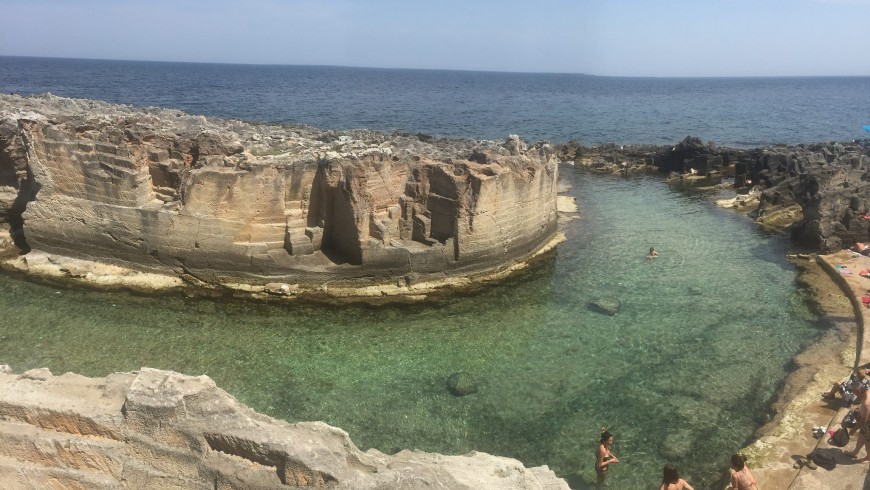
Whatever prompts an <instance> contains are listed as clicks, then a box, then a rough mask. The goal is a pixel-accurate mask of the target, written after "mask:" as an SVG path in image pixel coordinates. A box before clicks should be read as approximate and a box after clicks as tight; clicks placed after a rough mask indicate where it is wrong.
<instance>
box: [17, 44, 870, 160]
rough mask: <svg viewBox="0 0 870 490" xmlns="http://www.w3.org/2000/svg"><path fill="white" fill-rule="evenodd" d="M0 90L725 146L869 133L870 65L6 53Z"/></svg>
mask: <svg viewBox="0 0 870 490" xmlns="http://www.w3.org/2000/svg"><path fill="white" fill-rule="evenodd" d="M0 92H3V93H8V92H15V93H21V94H32V93H43V92H51V93H54V94H55V95H62V96H66V97H80V98H90V99H99V100H107V101H110V102H116V103H125V104H132V105H136V106H164V107H174V108H178V109H182V110H184V111H186V112H189V113H191V114H204V115H207V116H220V117H231V118H240V119H246V120H255V121H263V122H278V123H302V124H309V125H313V126H317V127H321V128H324V129H348V128H368V129H378V130H383V131H389V132H392V131H396V130H399V131H408V132H412V133H417V132H420V133H425V134H429V135H432V136H448V137H459V138H477V139H502V138H505V137H506V136H507V135H508V134H519V135H521V136H522V137H523V138H525V139H527V140H530V141H538V140H549V141H553V142H565V141H568V140H571V139H576V140H577V141H579V142H581V143H583V144H588V145H594V144H601V143H617V144H660V145H668V144H673V143H676V142H677V141H680V140H682V139H683V138H684V137H686V136H688V135H692V136H697V137H700V138H702V139H703V140H705V141H713V142H715V143H717V144H722V145H729V146H740V147H746V146H759V145H766V144H776V143H810V142H813V143H815V142H824V141H832V140H839V141H849V140H853V139H856V138H864V137H866V136H867V135H868V133H867V132H866V131H864V129H863V126H864V125H866V124H870V77H796V78H619V77H597V76H589V75H578V74H534V73H495V72H471V71H439V70H400V69H374V68H345V67H330V66H282V65H225V64H205V63H165V62H137V61H108V60H74V59H52V58H21V57H0Z"/></svg>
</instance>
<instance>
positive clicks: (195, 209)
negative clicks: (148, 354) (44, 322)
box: [0, 95, 558, 297]
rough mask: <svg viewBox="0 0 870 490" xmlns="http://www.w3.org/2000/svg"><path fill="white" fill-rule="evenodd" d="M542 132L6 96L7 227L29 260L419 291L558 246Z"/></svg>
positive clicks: (0, 109) (0, 207) (47, 268)
mask: <svg viewBox="0 0 870 490" xmlns="http://www.w3.org/2000/svg"><path fill="white" fill-rule="evenodd" d="M557 180H558V162H557V160H556V158H555V156H554V150H553V148H552V147H551V146H550V145H548V144H546V143H538V144H534V145H531V146H530V145H528V144H527V143H526V142H524V141H523V140H522V139H521V138H519V137H518V136H513V135H512V136H510V137H508V138H506V140H505V141H502V142H493V141H471V140H437V141H436V140H432V139H431V138H428V137H426V136H422V135H401V134H394V135H386V134H382V133H378V132H374V131H365V130H358V131H342V132H336V131H320V130H317V129H313V128H310V127H304V126H278V125H258V124H248V123H244V122H240V121H234V120H219V119H209V118H205V117H202V116H191V115H187V114H184V113H182V112H179V111H176V110H168V109H153V108H152V109H144V110H143V109H135V108H132V107H129V106H120V105H112V104H108V103H104V102H98V101H89V100H80V99H67V98H60V97H55V96H52V95H42V96H35V97H20V96H16V95H2V96H0V216H3V217H4V218H0V220H3V221H0V226H2V227H3V228H8V229H9V231H10V238H11V239H10V240H6V255H7V256H9V255H18V256H17V257H14V258H13V259H12V260H10V261H9V262H8V263H9V264H11V265H12V266H13V267H16V268H18V269H21V270H25V271H28V272H31V273H34V274H43V275H59V276H65V277H70V278H77V279H82V280H84V281H86V282H87V281H88V280H90V282H92V283H96V284H111V283H122V284H127V285H129V286H132V287H140V288H144V289H149V288H151V289H161V288H167V287H175V286H179V285H181V284H182V283H188V284H194V285H198V286H203V287H207V288H229V289H231V290H242V291H246V292H251V293H259V294H267V295H274V296H284V297H299V296H306V295H309V296H338V297H342V296H367V297H371V296H374V297H381V296H391V295H396V296H401V295H408V296H414V295H417V296H419V295H424V294H425V293H426V292H428V291H431V290H435V289H439V288H447V289H449V288H452V287H458V286H462V285H465V284H467V283H468V281H469V280H470V279H492V278H500V277H502V276H504V275H506V274H508V273H510V272H511V271H513V270H515V269H517V268H521V267H522V266H523V265H524V264H525V263H526V261H528V260H529V259H531V258H533V257H534V256H536V255H537V254H540V253H541V252H543V251H546V250H548V249H551V248H552V247H553V246H554V244H555V243H556V242H557V241H558V234H557V222H558V216H557V209H556V202H557Z"/></svg>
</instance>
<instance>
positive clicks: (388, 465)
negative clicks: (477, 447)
mask: <svg viewBox="0 0 870 490" xmlns="http://www.w3.org/2000/svg"><path fill="white" fill-rule="evenodd" d="M0 481H3V488H4V489H7V490H17V489H31V488H87V489H100V488H131V489H133V488H135V489H139V488H161V489H163V488H176V489H197V488H202V489H206V488H208V489H214V488H217V489H245V490H249V489H276V488H309V487H314V488H336V489H338V488H346V489H361V490H362V489H387V488H390V489H392V488H402V489H415V488H449V489H529V490H531V489H552V490H556V489H567V488H568V485H567V484H566V483H565V481H564V480H561V479H559V478H557V477H556V476H555V474H554V473H553V472H552V471H551V470H549V469H548V468H547V467H546V466H541V467H536V468H531V469H528V468H525V467H524V466H523V465H522V464H521V463H520V462H519V461H516V460H513V459H509V458H502V457H496V456H491V455H488V454H485V453H477V452H472V453H469V454H466V455H462V456H444V455H439V454H432V453H424V452H420V451H402V452H399V453H398V454H395V455H392V456H389V455H386V454H383V453H381V452H379V451H376V450H369V451H366V452H363V451H360V450H359V449H357V448H356V446H355V445H354V444H353V442H352V441H351V440H350V438H349V436H348V434H347V433H346V432H344V431H342V430H341V429H337V428H334V427H330V426H329V425H326V424H324V423H321V422H302V423H296V424H289V423H286V422H283V421H280V420H275V419H272V418H269V417H266V416H264V415H261V414H258V413H256V412H254V411H252V410H250V409H249V408H247V407H245V406H244V405H242V404H240V403H239V402H238V401H236V400H235V399H234V398H233V397H232V396H230V395H229V394H227V393H226V392H224V391H223V390H221V389H219V388H217V387H216V386H215V384H214V382H213V381H212V380H211V379H209V378H208V377H206V376H198V377H193V376H184V375H181V374H178V373H174V372H169V371H159V370H155V369H148V368H143V369H142V370H140V371H139V372H133V373H115V374H112V375H109V376H107V377H105V378H86V377H83V376H78V375H75V374H71V373H67V374H64V375H62V376H53V375H52V374H51V373H50V372H49V371H48V370H47V369H36V370H31V371H28V372H26V373H23V374H20V375H15V374H12V373H11V372H10V370H9V369H8V367H5V366H3V367H2V368H0Z"/></svg>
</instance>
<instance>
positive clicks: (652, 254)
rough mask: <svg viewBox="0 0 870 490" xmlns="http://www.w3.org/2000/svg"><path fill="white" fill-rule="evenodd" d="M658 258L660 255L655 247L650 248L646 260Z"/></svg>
mask: <svg viewBox="0 0 870 490" xmlns="http://www.w3.org/2000/svg"><path fill="white" fill-rule="evenodd" d="M658 256H659V253H658V252H656V249H655V247H650V248H649V254H648V255H647V256H646V258H648V259H654V258H656V257H658Z"/></svg>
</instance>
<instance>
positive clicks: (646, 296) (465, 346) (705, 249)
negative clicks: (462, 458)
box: [0, 169, 819, 488]
mask: <svg viewBox="0 0 870 490" xmlns="http://www.w3.org/2000/svg"><path fill="white" fill-rule="evenodd" d="M563 177H564V178H565V179H566V181H567V182H569V183H571V184H572V185H573V188H572V189H571V191H570V192H571V193H572V194H573V195H575V196H577V197H578V203H579V205H580V209H581V212H582V214H583V216H584V218H583V220H581V221H575V222H572V223H570V224H569V225H567V226H566V230H565V231H566V234H567V235H568V241H567V242H566V243H564V244H562V245H561V246H560V247H559V250H558V253H557V254H556V256H555V257H554V258H553V260H552V261H550V262H548V263H546V264H544V265H542V266H541V267H538V268H536V269H535V270H534V271H533V272H531V273H530V274H528V275H526V276H524V277H522V278H519V279H517V280H515V281H511V282H509V283H506V284H502V285H498V286H494V287H490V288H487V289H485V290H484V291H482V292H480V293H478V294H474V295H470V296H465V297H461V298H454V299H452V300H449V301H445V302H443V303H440V304H438V305H429V306H426V305H418V306H387V307H378V308H371V307H360V306H346V307H340V308H336V307H327V306H317V305H291V306H277V305H268V304H259V303H251V302H248V303H240V302H221V301H209V300H202V299H188V298H182V297H168V298H147V297H139V296H134V295H129V294H121V293H101V292H92V291H83V290H76V289H64V288H57V287H47V286H43V285H38V284H33V283H30V282H26V281H23V280H19V279H15V278H11V277H8V276H0V311H3V312H4V317H5V318H4V322H2V323H0V362H4V363H8V364H10V365H11V366H12V367H13V368H14V369H15V370H17V371H21V370H24V369H28V368H34V367H43V366H47V367H50V368H51V369H52V371H53V372H55V373H62V372H65V371H75V372H78V373H82V374H87V375H99V376H102V375H105V374H107V373H109V372H112V371H124V370H135V369H138V368H139V367H141V366H152V367H159V368H164V369H172V370H176V371H180V372H184V373H188V374H194V375H196V374H203V373H204V374H207V375H209V376H211V377H212V378H214V379H215V380H216V381H217V383H218V384H219V385H220V386H221V387H223V388H225V389H227V390H228V391H229V392H231V393H232V394H234V395H235V396H237V397H238V398H239V399H240V400H241V401H243V402H244V403H247V404H249V405H250V406H251V407H253V408H255V409H257V410H259V411H261V412H265V413H267V414H269V415H272V416H275V417H279V418H282V419H286V420H289V421H298V420H324V421H326V422H328V423H330V424H333V425H336V426H339V427H342V428H344V429H345V430H347V431H348V432H350V434H351V437H352V438H353V440H354V441H355V442H356V444H357V445H358V446H359V447H361V448H363V449H365V448H369V447H376V448H378V449H380V450H382V451H385V452H393V451H395V450H397V449H398V448H417V449H422V450H427V451H438V452H444V453H464V452H467V451H469V450H472V449H476V450H480V451H486V452H490V453H495V454H500V455H506V456H512V457H516V458H518V459H520V460H521V461H523V462H524V463H525V464H526V465H530V466H532V465H540V464H547V465H549V466H550V467H551V468H553V469H554V470H555V471H556V472H557V473H558V474H559V475H560V476H563V477H567V478H569V479H570V480H571V481H572V482H574V484H575V485H577V486H579V487H581V488H582V486H583V482H584V481H592V480H593V478H594V470H593V469H592V463H593V451H594V448H595V442H596V439H597V434H598V431H599V428H600V427H601V426H607V427H609V428H611V430H612V431H614V432H615V434H616V441H617V442H616V447H615V450H614V452H615V453H616V454H617V455H618V456H619V457H620V459H621V460H622V461H623V462H622V463H621V464H619V465H618V466H617V467H616V468H614V470H613V471H612V472H611V478H612V481H613V485H614V486H615V488H648V487H650V486H652V485H655V484H656V482H658V481H660V476H661V473H660V471H661V466H662V465H663V464H664V463H665V462H675V463H677V464H678V465H679V466H680V468H681V473H683V474H685V475H686V476H688V478H689V479H690V481H691V482H692V483H693V484H694V485H695V486H696V488H705V486H706V485H709V484H711V483H712V482H713V481H715V480H716V479H717V478H719V477H720V475H721V474H722V473H723V472H724V471H725V470H726V469H727V460H728V457H729V456H730V454H731V453H732V452H734V451H735V450H737V449H738V448H740V447H742V446H743V445H745V443H747V442H748V440H749V439H750V438H751V436H752V434H753V432H754V431H755V430H756V428H757V427H758V426H759V425H760V423H762V422H763V421H764V417H765V414H766V412H767V410H768V407H769V404H770V401H771V399H772V397H774V396H775V394H776V392H777V390H778V388H779V387H780V386H781V383H782V381H783V379H784V377H785V375H786V374H787V373H786V366H788V365H789V361H790V359H791V358H792V357H793V356H794V355H795V354H796V353H797V352H798V351H800V350H801V348H802V347H803V346H805V345H806V344H807V343H809V342H811V341H813V340H814V339H815V338H816V337H817V335H818V333H819V324H818V323H817V321H816V319H815V317H814V316H813V315H812V314H810V312H809V311H808V309H807V307H806V306H805V302H804V298H803V296H802V293H801V292H800V291H799V290H797V289H796V286H795V273H794V271H793V270H792V269H791V267H790V266H789V264H788V263H787V262H786V261H785V260H784V259H783V256H784V253H785V249H784V247H785V244H784V243H783V241H782V240H781V238H778V237H773V236H767V235H764V234H762V233H760V232H759V231H758V230H757V229H756V228H755V226H754V225H753V224H752V223H751V222H750V221H749V220H747V219H745V218H743V217H740V216H737V215H735V214H732V213H730V212H727V211H722V210H718V209H716V208H715V207H713V206H712V205H711V204H710V203H709V201H708V199H707V198H706V197H704V196H701V195H687V194H681V193H675V192H673V191H672V190H671V189H669V188H668V187H667V185H666V184H665V183H663V182H661V181H660V180H658V179H655V178H650V177H637V178H631V179H627V180H626V179H621V178H609V177H593V176H588V175H582V174H574V173H573V169H565V170H564V172H563ZM650 246H655V247H656V248H657V249H658V250H659V251H660V253H661V257H659V258H657V259H655V260H653V261H648V260H647V259H645V255H646V251H647V250H648V248H649V247H650ZM604 296H615V297H617V298H619V299H620V300H621V301H622V302H623V307H622V310H621V311H620V312H619V313H618V314H617V315H616V316H613V317H609V316H604V315H601V314H598V313H594V312H592V311H590V310H589V309H588V308H587V303H588V302H589V301H590V300H592V299H595V298H599V297H604ZM456 371H465V372H467V373H470V374H471V375H473V376H474V377H475V378H476V380H477V382H478V386H479V392H478V393H476V394H473V395H469V396H466V397H462V398H458V397H454V396H452V395H450V394H449V393H448V392H447V390H446V387H445V383H446V380H447V378H448V377H449V376H450V374H451V373H453V372H456Z"/></svg>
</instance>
